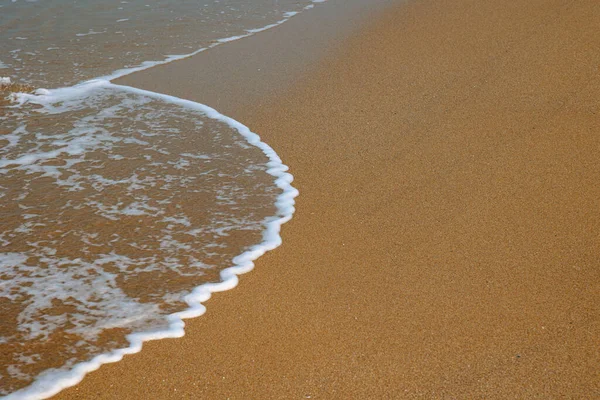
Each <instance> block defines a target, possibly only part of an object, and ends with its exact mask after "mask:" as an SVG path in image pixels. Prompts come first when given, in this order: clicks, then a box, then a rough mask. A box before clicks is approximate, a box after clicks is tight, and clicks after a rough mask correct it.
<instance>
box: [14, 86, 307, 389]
mask: <svg viewBox="0 0 600 400" xmlns="http://www.w3.org/2000/svg"><path fill="white" fill-rule="evenodd" d="M98 86H105V87H115V88H118V89H120V90H124V91H129V92H132V93H137V94H142V95H145V96H149V97H154V98H158V99H161V100H164V101H167V102H169V103H173V104H178V105H180V106H182V107H186V108H191V109H194V110H198V111H200V112H202V113H203V114H205V115H206V116H207V117H209V118H212V119H216V120H219V121H221V122H224V123H226V124H227V125H229V126H230V127H232V128H233V129H235V130H237V131H238V133H239V134H240V135H242V136H244V138H245V139H246V140H247V141H248V143H250V144H252V145H253V146H255V147H258V148H259V149H260V150H262V152H263V153H264V154H265V155H266V156H267V157H268V158H269V162H268V163H267V166H268V167H269V169H268V170H267V173H269V174H270V175H272V176H274V177H275V178H276V179H275V185H276V186H277V187H278V188H280V189H281V190H282V193H281V194H280V195H279V196H277V200H276V201H275V205H276V207H277V215H276V216H273V217H268V218H267V219H266V220H265V221H264V225H265V228H266V229H265V231H264V232H263V241H262V242H261V243H259V244H257V245H254V246H252V247H251V248H250V249H249V250H247V251H245V252H244V253H242V254H240V255H238V256H236V257H234V259H233V266H232V267H229V268H227V269H224V270H223V271H221V273H220V276H221V282H217V283H205V284H203V285H200V286H197V287H196V288H195V289H194V290H192V292H191V293H190V294H188V295H187V296H185V298H184V300H185V302H186V303H187V304H188V306H189V307H188V308H187V309H186V310H183V311H180V312H177V313H174V314H170V315H168V316H167V317H166V318H167V321H168V322H169V327H168V328H167V329H165V330H160V331H154V332H144V333H132V334H130V335H127V340H128V341H129V343H130V345H129V346H128V347H125V348H122V349H117V350H113V351H111V352H109V353H105V354H101V355H98V356H96V357H94V358H92V359H91V360H90V361H85V362H81V363H78V364H77V365H75V367H73V368H72V369H70V370H68V371H50V372H49V373H47V374H45V375H44V374H43V375H42V376H40V377H38V379H36V380H35V381H34V382H33V383H32V384H31V385H29V386H28V387H26V388H23V389H21V390H19V391H16V392H14V393H11V394H9V395H8V396H6V397H4V399H5V400H17V399H19V400H34V399H47V398H48V397H51V396H54V395H55V394H57V393H58V392H60V391H61V390H63V389H66V388H68V387H71V386H75V385H77V384H78V383H79V382H81V380H82V379H83V378H84V376H85V375H86V374H87V373H89V372H92V371H95V370H97V369H98V368H100V366H102V365H103V364H108V363H113V362H117V361H120V360H121V359H122V358H123V356H125V355H127V354H133V353H138V352H140V351H141V350H142V345H143V343H144V342H147V341H150V340H159V339H165V338H178V337H182V336H183V335H184V334H185V332H184V327H185V322H184V321H183V320H184V319H187V318H195V317H199V316H201V315H202V314H204V313H205V311H206V307H205V306H204V305H202V303H204V302H205V301H207V300H208V299H210V297H211V295H212V293H214V292H222V291H225V290H230V289H233V288H234V287H236V286H237V284H238V275H241V274H245V273H246V272H249V271H251V270H252V269H253V268H254V260H256V259H257V258H259V257H260V256H262V255H263V254H265V253H266V252H267V251H269V250H273V249H275V248H276V247H278V246H279V245H280V244H281V243H282V241H281V236H280V235H279V232H280V230H281V225H283V224H284V223H286V222H287V221H289V220H290V219H291V218H292V215H293V214H294V211H295V208H294V203H295V201H294V198H295V197H296V196H298V194H299V192H298V190H297V189H296V188H294V187H293V186H292V185H291V183H292V181H293V176H292V175H291V174H290V173H288V172H287V170H288V167H287V166H286V165H285V164H283V163H282V161H281V159H280V158H279V156H278V155H277V153H276V152H275V150H273V148H271V146H269V145H268V144H266V143H265V142H263V141H261V140H260V136H258V135H257V134H256V133H254V132H252V131H250V129H249V128H248V127H247V126H245V125H243V124H241V123H240V122H238V121H236V120H234V119H232V118H229V117H227V116H225V115H223V114H221V113H219V112H218V111H217V110H215V109H214V108H211V107H208V106H206V105H204V104H200V103H196V102H193V101H189V100H184V99H180V98H178V97H174V96H169V95H165V94H159V93H154V92H149V91H146V90H142V89H137V88H133V87H129V86H122V85H115V84H113V83H111V82H109V81H100V80H95V81H94V84H93V85H90V89H92V88H95V87H98Z"/></svg>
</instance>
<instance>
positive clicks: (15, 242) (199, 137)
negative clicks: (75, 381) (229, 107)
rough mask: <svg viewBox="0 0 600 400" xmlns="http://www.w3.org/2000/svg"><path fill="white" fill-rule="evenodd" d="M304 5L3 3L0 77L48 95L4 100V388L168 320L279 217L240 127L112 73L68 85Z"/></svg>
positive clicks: (261, 164)
mask: <svg viewBox="0 0 600 400" xmlns="http://www.w3.org/2000/svg"><path fill="white" fill-rule="evenodd" d="M310 3H311V2H310V1H276V0H271V1H266V0H263V1H260V0H256V1H254V0H253V1H210V2H209V1H205V0H201V1H183V2H181V1H177V2H175V1H144V2H142V1H136V0H134V1H129V2H128V1H105V0H103V1H97V0H96V1H76V2H72V1H70V2H68V1H65V0H40V1H22V0H16V1H12V2H10V3H8V2H5V3H0V4H1V7H0V77H10V78H11V80H12V81H13V82H18V83H27V84H30V85H33V86H34V87H36V88H44V87H45V88H49V89H51V90H49V91H48V90H40V89H38V91H37V92H36V94H34V95H18V96H13V102H11V103H9V104H7V105H5V106H3V107H1V108H0V246H2V250H1V253H0V394H8V393H11V392H14V391H15V390H18V389H22V388H25V387H27V386H28V385H30V384H31V383H32V382H33V381H34V380H35V379H36V377H40V376H44V375H45V376H46V377H48V376H53V375H52V374H53V373H55V372H56V371H65V370H69V369H70V368H71V367H73V366H74V365H76V364H78V363H80V362H82V361H87V360H90V359H91V358H93V357H94V356H97V355H99V354H103V353H107V352H109V351H110V350H112V349H116V348H121V347H125V346H127V345H128V340H130V339H129V338H128V336H127V335H128V334H130V333H132V332H158V331H164V330H166V329H168V328H169V326H170V323H171V322H169V321H168V320H167V319H166V316H167V315H169V314H172V313H174V312H177V311H181V310H184V309H186V308H187V307H188V305H189V302H186V301H185V296H186V295H188V294H190V293H191V291H192V290H193V289H194V288H195V287H197V286H199V285H202V284H204V283H207V282H218V281H220V279H221V275H220V273H221V271H223V270H224V269H225V268H228V267H230V266H231V265H232V264H234V257H235V256H237V255H239V254H241V253H243V252H244V251H247V250H248V249H251V248H254V247H253V246H256V245H257V244H259V243H261V242H262V241H263V240H265V239H264V237H265V236H264V235H265V229H266V226H267V224H268V223H269V221H272V220H273V218H275V217H278V216H281V213H280V210H279V209H278V206H277V205H276V201H277V199H278V196H281V195H282V189H281V187H282V185H281V184H279V185H276V184H275V182H274V177H273V175H274V174H273V173H272V172H270V171H271V170H269V168H273V165H274V164H273V157H272V156H269V157H268V156H267V154H265V152H264V148H263V149H261V148H257V147H255V146H253V145H251V144H250V143H249V142H248V138H247V137H244V136H242V135H241V134H240V130H239V128H236V127H235V126H234V125H232V124H231V123H226V122H224V120H223V119H221V120H219V119H215V118H213V117H211V115H209V114H208V113H207V112H206V111H203V109H199V108H197V107H188V106H186V105H185V104H181V103H177V102H173V101H171V100H169V98H167V97H160V96H153V95H150V94H147V93H143V92H139V91H131V90H126V88H123V87H119V86H117V85H111V84H109V83H108V81H102V80H101V81H98V82H97V83H94V82H91V83H90V82H87V83H84V84H79V85H76V86H74V87H73V86H72V85H74V84H76V83H78V82H84V81H86V80H89V79H91V78H94V77H98V76H105V75H110V74H114V71H116V70H120V69H123V68H128V67H135V66H138V65H140V64H142V63H144V62H147V61H155V60H156V61H161V60H164V59H165V58H166V56H167V55H173V54H189V53H192V52H195V51H197V50H199V49H202V48H206V47H210V46H213V45H215V44H218V43H219V40H221V41H224V40H223V39H225V40H227V38H231V37H237V36H242V35H247V34H248V33H249V32H250V33H251V32H252V30H259V29H261V28H262V27H265V26H268V25H270V24H274V23H278V22H281V21H283V20H285V19H286V18H289V17H291V16H292V15H293V14H294V13H295V12H298V11H301V10H303V9H304V8H306V7H307V6H308V7H311V4H310ZM60 87H64V89H53V88H60ZM254 144H256V143H254ZM40 374H41V375H40ZM48 374H50V375H48ZM57 376H58V375H57ZM19 393H21V392H19ZM23 393H25V392H23ZM44 393H46V392H44ZM17 395H18V394H17ZM22 397H23V398H26V397H27V395H26V394H23V396H22Z"/></svg>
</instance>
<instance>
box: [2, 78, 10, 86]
mask: <svg viewBox="0 0 600 400" xmlns="http://www.w3.org/2000/svg"><path fill="white" fill-rule="evenodd" d="M10 83H11V80H10V77H8V76H2V77H0V86H1V85H10Z"/></svg>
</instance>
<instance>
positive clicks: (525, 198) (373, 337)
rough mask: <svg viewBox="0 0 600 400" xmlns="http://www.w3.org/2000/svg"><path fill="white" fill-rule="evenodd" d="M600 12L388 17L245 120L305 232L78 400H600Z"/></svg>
mask: <svg viewBox="0 0 600 400" xmlns="http://www.w3.org/2000/svg"><path fill="white" fill-rule="evenodd" d="M314 11H315V13H316V12H318V10H314ZM285 25H286V24H284V25H282V26H281V27H280V28H276V29H288V28H285ZM599 28H600V2H598V1H597V0H577V1H572V0H512V1H498V0H456V1H442V0H411V1H406V2H400V3H399V4H397V5H394V6H393V7H391V8H389V9H388V10H387V11H386V12H383V13H380V14H378V16H377V17H369V20H368V21H367V23H366V24H365V25H363V26H362V27H361V28H360V29H359V30H358V31H356V32H354V33H353V34H351V35H349V36H348V35H346V36H348V37H347V38H346V40H344V41H339V42H336V45H335V46H333V47H332V48H330V49H329V50H328V53H327V55H326V56H325V57H321V61H320V62H318V63H316V64H315V66H314V68H313V69H311V71H310V73H307V74H304V75H302V76H301V77H299V78H298V80H297V81H295V82H294V83H293V84H291V85H290V86H288V87H286V88H285V89H283V88H282V89H281V90H279V91H277V90H276V89H277V87H275V88H274V89H273V93H272V94H271V96H270V97H269V98H268V100H265V101H263V102H261V104H256V103H253V104H248V105H247V106H246V107H244V108H240V109H238V110H236V111H235V112H234V115H232V116H234V117H236V118H238V119H240V120H241V121H242V122H244V123H245V124H247V125H249V126H250V128H251V129H252V130H253V131H255V132H258V133H259V134H260V135H261V136H262V137H263V139H264V140H265V141H266V142H267V143H269V144H270V145H271V146H272V147H273V148H274V149H276V151H277V152H278V154H279V155H280V156H281V157H282V159H283V160H284V162H285V163H286V164H288V165H289V166H290V168H291V172H292V173H293V174H294V176H295V177H296V181H295V186H296V187H297V188H298V189H299V190H300V193H301V194H300V197H299V198H298V200H297V212H296V215H295V217H294V219H293V220H292V221H291V222H290V223H289V224H287V225H285V226H284V229H283V233H282V236H283V240H284V244H283V246H282V247H280V248H279V249H277V250H275V251H273V252H271V253H268V254H267V255H266V256H264V257H263V258H261V259H260V260H259V261H258V263H257V267H256V269H255V270H254V271H253V272H251V273H250V274H248V275H246V276H243V277H242V279H241V284H240V286H239V287H238V288H236V289H234V290H233V291H230V292H227V293H224V294H218V295H215V297H214V298H213V299H211V300H210V301H209V302H208V303H207V306H208V312H207V314H206V315H205V316H203V317H200V318H198V319H196V320H193V321H190V322H189V324H188V328H187V335H186V336H185V337H184V338H182V339H177V340H167V341H160V342H153V343H149V344H147V345H146V346H145V349H144V351H142V352H141V353H140V354H137V355H134V356H130V357H127V358H126V359H125V360H124V361H123V362H120V363H117V364H113V365H107V366H104V367H102V368H101V369H100V370H99V371H98V372H95V373H92V374H90V375H89V376H88V377H86V378H85V380H84V381H83V382H82V383H81V384H80V385H79V386H77V387H75V388H72V389H69V390H66V391H64V392H63V393H61V394H60V395H59V396H57V398H60V399H116V398H119V399H186V398H194V399H226V398H231V399H303V398H312V399H316V398H321V399H402V398H426V399H432V398H435V399H438V398H439V399H452V398H461V399H524V398H531V399H533V398H540V399H550V398H557V399H560V398H569V399H592V398H600V346H599V344H600V312H599V311H600V309H599V308H600V258H599V256H598V255H599V254H600V236H599V235H600V212H599V211H600V155H599V150H600V34H598V32H599V31H600V30H599ZM289 29H291V28H289ZM270 32H271V33H268V32H265V35H267V34H269V35H272V34H273V33H272V32H275V29H273V30H272V31H270ZM298 35H301V33H298ZM265 37H268V36H265ZM256 38H257V39H256V40H259V39H260V35H256ZM240 44H241V41H240ZM225 48H226V46H223V49H225ZM215 54H216V53H215ZM208 56H209V52H207V53H206V54H204V55H203V54H200V55H199V56H198V57H199V58H197V60H199V61H198V63H202V61H201V58H202V57H208ZM211 57H213V56H211ZM214 57H216V55H215V56H214ZM213 62H214V60H213ZM190 65H191V64H190ZM189 68H190V71H192V72H193V71H194V70H193V67H192V66H190V67H189ZM167 69H168V67H165V69H164V70H165V71H167ZM165 76H167V74H166V72H165ZM169 79H171V80H172V79H187V78H185V77H183V76H182V75H179V74H177V75H171V77H170V78H169ZM167 81H168V79H167V78H165V80H164V83H163V84H162V89H161V90H164V91H166V92H169V88H170V87H173V85H169V84H168V83H167ZM160 82H161V81H160V80H159V81H155V82H154V83H153V84H154V85H156V86H157V87H158V89H160V87H161V83H160ZM187 82H188V83H187V87H188V89H187V90H188V92H187V94H186V93H183V92H184V91H185V89H184V88H183V85H182V89H181V92H179V93H174V94H176V95H180V96H182V97H183V96H186V97H188V98H192V99H198V96H199V95H197V93H198V92H199V91H201V87H198V86H194V85H195V83H194V81H193V80H187ZM199 82H200V81H199ZM198 84H200V83H198ZM209 105H210V103H209Z"/></svg>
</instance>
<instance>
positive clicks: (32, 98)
mask: <svg viewBox="0 0 600 400" xmlns="http://www.w3.org/2000/svg"><path fill="white" fill-rule="evenodd" d="M323 1H324V0H313V3H321V2H323ZM311 8H313V4H309V5H307V6H305V7H304V9H305V10H309V9H311ZM296 14H297V12H288V13H285V14H284V18H283V19H281V20H279V21H277V22H276V23H273V24H269V25H267V26H265V27H262V28H257V29H249V30H247V31H246V32H247V33H246V34H242V35H235V36H231V37H226V38H223V39H219V40H216V41H214V43H213V44H212V45H209V46H206V47H203V48H200V49H198V50H196V51H193V52H190V53H188V54H182V55H171V56H167V57H166V58H165V59H164V60H160V61H147V62H143V63H141V64H140V65H138V66H135V67H128V68H122V69H119V70H116V71H114V72H113V73H111V74H109V75H106V76H102V77H100V78H97V79H92V80H88V81H85V82H83V83H80V84H77V85H74V86H71V87H65V88H59V89H53V90H47V89H38V90H37V91H36V92H35V93H33V94H25V93H20V94H17V95H16V96H14V99H15V100H16V102H17V104H18V105H19V106H26V105H37V106H41V107H42V108H43V109H44V110H45V112H49V113H52V112H56V113H60V112H63V111H65V110H73V109H77V107H81V104H83V103H85V101H83V102H82V101H81V100H82V99H89V98H90V96H92V95H93V93H98V92H102V91H116V92H120V93H128V94H130V95H133V96H135V99H137V100H131V104H130V106H132V107H138V106H139V103H136V101H140V100H139V99H140V98H143V99H153V100H156V101H161V102H165V103H168V104H172V105H176V106H178V107H181V108H183V109H188V110H190V111H194V112H198V113H200V114H202V115H204V116H206V117H208V118H210V119H213V120H215V121H219V122H220V123H223V124H225V125H227V126H228V127H229V128H231V129H233V130H234V131H236V132H237V133H238V134H239V135H241V136H242V137H243V138H244V139H245V140H246V141H247V143H249V144H250V145H252V146H255V147H256V148H258V149H260V150H261V151H262V152H263V153H264V155H265V156H266V157H267V158H268V162H267V164H266V165H267V168H268V169H267V170H266V172H267V173H268V174H270V175H271V176H273V177H274V178H275V180H274V183H275V185H276V186H277V187H278V188H279V189H280V190H281V193H280V194H279V195H278V196H277V198H276V201H275V207H276V209H277V212H276V214H275V215H273V216H270V217H267V218H266V219H265V220H264V221H263V224H264V230H263V234H262V242H260V243H259V244H256V245H253V246H251V247H250V248H249V249H248V250H247V251H245V252H243V253H242V254H240V255H238V256H236V257H234V258H233V260H232V264H233V266H231V267H229V268H227V269H224V270H222V271H221V272H220V274H219V275H220V279H221V281H220V282H218V283H206V284H202V285H200V286H197V287H196V288H195V289H193V290H191V291H190V293H189V294H188V295H186V296H185V298H184V301H185V303H186V304H187V306H188V308H187V309H185V310H184V311H180V312H175V313H172V314H170V315H168V316H166V323H167V327H166V328H164V329H157V330H153V331H149V332H137V333H131V334H129V335H127V341H128V342H129V345H128V346H126V347H123V348H118V349H116V350H112V351H109V352H106V353H103V354H100V355H97V356H95V357H93V358H92V359H91V360H89V361H86V362H79V363H77V364H76V365H74V366H72V367H71V368H70V369H68V370H64V369H55V370H47V371H45V372H44V373H42V374H41V375H39V376H38V377H37V378H36V379H35V381H34V382H33V383H32V384H31V385H30V386H28V387H26V388H24V389H21V390H18V391H16V392H14V393H11V394H9V395H8V396H6V397H5V398H6V399H9V400H14V399H41V398H48V397H50V396H53V395H54V394H56V393H58V392H59V391H61V390H62V389H64V388H66V387H70V386H73V385H76V384H77V383H78V382H80V381H81V380H82V379H83V377H84V376H85V374H87V373H88V372H91V371H93V370H96V369H97V368H99V367H100V366H101V365H102V364H105V363H110V362H116V361H119V360H121V359H122V357H123V356H124V355H126V354H132V353H136V352H138V351H140V350H141V348H142V344H143V342H145V341H149V340H157V339H163V338H175V337H181V336H183V335H184V326H185V323H184V319H186V318H193V317H197V316H200V315H202V314H203V313H204V312H205V307H204V306H203V305H202V303H203V302H205V301H206V300H208V299H209V298H210V297H211V294H212V293H214V292H218V291H224V290H229V289H232V288H234V287H235V286H236V285H237V283H238V277H237V276H238V275H240V274H243V273H246V272H248V271H250V270H252V268H253V267H254V260H256V259H257V258H258V257H260V256H261V255H263V254H264V253H265V252H267V251H269V250H272V249H274V248H276V247H277V246H279V245H280V244H281V237H280V235H279V232H280V229H281V225H282V224H284V223H285V222H287V221H289V220H290V219H291V217H292V215H293V213H294V199H295V197H296V196H297V195H298V191H297V190H296V189H295V188H294V187H293V186H292V185H291V183H292V180H293V177H292V175H291V174H289V173H288V172H287V170H288V168H287V167H286V166H285V165H284V164H283V163H282V161H281V159H280V158H279V156H278V155H277V154H276V152H275V151H274V150H273V149H272V148H271V147H270V146H269V145H267V144H266V143H264V142H262V141H261V140H260V137H259V136H258V135H257V134H255V133H253V132H251V131H250V130H249V128H248V127H246V126H245V125H243V124H241V123H240V122H238V121H235V120H233V119H231V118H229V117H227V116H225V115H222V114H220V113H219V112H218V111H216V110H214V109H213V108H211V107H208V106H206V105H203V104H200V103H196V102H192V101H189V100H184V99H181V98H177V97H173V96H168V95H164V94H158V93H154V92H149V91H145V90H141V89H136V88H132V87H127V86H122V85H115V84H113V83H111V80H113V79H115V78H117V77H120V76H124V75H128V74H131V73H133V72H136V71H140V70H143V69H147V68H151V67H153V66H156V65H159V64H166V63H169V62H172V61H175V60H179V59H183V58H187V57H191V56H193V55H195V54H198V53H200V52H202V51H205V50H207V49H210V48H212V47H214V46H217V45H220V44H222V43H226V42H229V41H232V40H238V39H241V38H244V37H248V36H251V35H253V34H255V33H257V32H261V31H264V30H266V29H270V28H273V27H276V26H278V25H280V24H282V23H284V22H286V21H287V20H289V19H290V18H292V17H293V16H295V15H296ZM96 33H101V32H95V31H92V30H90V31H89V32H88V33H87V34H85V35H88V34H96ZM7 82H8V83H10V78H8V80H7ZM122 104H126V101H125V100H123V103H122ZM109 116H110V115H109ZM27 133H28V132H27V131H26V127H24V126H21V127H18V128H17V129H15V131H14V132H13V134H12V135H7V136H5V138H7V139H8V140H9V147H15V146H18V145H19V141H20V140H21V137H23V136H24V135H25V134H27ZM76 136H77V137H70V138H69V139H68V140H67V141H61V140H63V139H60V140H58V141H55V142H54V143H55V144H56V146H55V147H56V149H54V150H51V149H50V150H48V149H44V150H43V151H34V152H30V153H29V154H23V155H22V156H20V157H17V158H13V159H2V160H0V169H2V168H3V169H6V168H8V169H15V168H16V169H18V170H21V171H23V172H25V173H38V174H39V173H43V174H46V175H47V176H50V177H53V178H55V179H56V180H57V182H58V184H59V185H63V186H67V187H70V188H73V190H80V188H81V182H80V181H79V180H80V178H78V177H73V175H71V176H68V177H66V176H65V174H64V171H65V170H67V169H69V168H71V167H73V166H74V165H77V164H79V163H82V162H83V161H82V160H83V156H84V155H85V154H86V153H88V152H91V151H94V150H95V149H98V148H102V147H103V146H104V147H105V148H107V149H110V148H112V147H111V146H114V145H115V143H117V142H119V141H122V142H124V139H122V138H121V139H115V138H114V137H110V136H107V135H103V134H102V133H101V132H100V133H99V132H97V131H96V132H91V131H90V132H89V133H86V132H85V131H83V133H82V134H78V135H76ZM115 140H117V142H115ZM130 140H133V141H135V140H138V141H140V143H137V144H144V145H147V144H148V143H149V142H144V140H140V139H130ZM61 154H63V155H66V156H67V158H69V160H68V161H67V163H66V165H63V166H53V165H46V166H44V167H43V168H41V167H39V166H38V165H39V164H40V161H43V160H45V159H47V160H49V159H52V158H56V157H57V156H59V155H61ZM180 156H181V157H180V159H179V160H177V161H175V162H173V163H172V165H173V167H174V168H175V169H180V168H187V167H188V166H189V165H190V164H191V163H193V162H194V160H200V161H201V160H209V159H210V158H211V156H210V155H205V154H197V153H196V154H193V153H182V154H180ZM109 158H111V159H114V160H121V159H123V158H124V157H123V156H122V155H120V154H116V153H115V154H110V155H109ZM0 172H1V171H0ZM248 172H252V171H251V170H249V171H248ZM67 175H68V174H67ZM86 182H87V184H89V185H91V186H93V187H95V188H96V189H98V190H103V188H106V187H111V186H115V185H123V186H124V187H126V188H128V189H127V190H128V191H134V190H137V189H139V188H140V187H143V186H144V185H150V186H152V185H156V182H154V181H148V177H145V178H144V177H140V176H137V175H135V174H134V175H131V176H129V177H126V178H123V179H111V178H106V177H104V176H101V175H94V174H90V175H89V176H87V178H86ZM219 196H222V199H221V200H225V201H227V194H226V193H223V194H222V195H219ZM92 203H93V202H90V204H91V206H93V207H96V209H97V211H98V213H100V214H102V215H103V216H104V217H105V218H107V219H111V218H115V219H116V220H118V218H120V217H119V216H123V215H124V216H142V215H150V216H152V217H156V218H160V220H161V221H162V223H164V224H167V226H168V227H169V228H168V229H180V230H182V231H183V230H187V232H188V233H187V234H189V235H192V236H194V235H198V234H201V233H202V232H201V230H199V229H193V226H191V225H192V224H191V223H190V221H189V218H188V216H186V215H183V214H182V215H177V214H174V215H162V214H161V213H160V209H159V208H157V207H154V206H151V205H149V204H148V203H147V202H146V201H145V200H144V199H141V201H135V202H130V203H129V204H122V205H121V206H116V207H115V206H108V205H106V204H101V203H98V202H96V203H93V204H92ZM36 217H37V215H36V214H35V213H32V214H24V218H25V219H26V220H27V221H26V223H24V224H23V225H22V226H21V227H19V228H18V229H21V230H22V231H24V232H27V230H28V229H34V228H35V222H34V221H35V220H36ZM229 229H230V227H227V226H223V227H221V228H218V229H217V230H216V231H215V232H216V233H217V234H219V235H227V234H228V233H227V232H228V230H229ZM94 239H95V238H94V236H93V234H92V235H90V236H89V237H88V238H85V237H84V238H83V239H82V240H84V241H88V242H89V243H93V242H94ZM0 241H4V242H6V243H8V242H7V241H6V239H4V238H3V237H0ZM165 243H166V244H165V245H167V246H179V245H183V244H182V243H179V242H177V240H175V239H173V237H171V238H167V240H166V242H165ZM40 251H46V252H47V257H50V258H51V257H53V256H54V254H53V251H52V250H51V249H45V250H44V249H43V248H41V247H40ZM129 262H130V260H128V259H127V258H124V257H122V256H119V255H117V254H112V255H105V256H103V258H101V259H97V260H96V261H95V264H96V265H100V266H101V265H105V264H107V263H116V264H122V265H123V266H127V265H128V263H129ZM22 263H24V259H23V255H22V254H19V253H5V254H3V255H2V257H0V267H3V268H9V267H10V266H13V265H16V264H22ZM54 278H55V279H58V280H59V281H61V282H62V283H61V284H63V283H64V282H68V281H69V279H71V277H69V276H62V275H61V273H60V272H57V275H56V276H55V277H54ZM111 279H112V278H111ZM59 286H60V284H59ZM115 301H116V302H119V301H126V299H124V298H122V297H119V296H116V297H115ZM138 306H139V304H138V305H136V304H131V307H132V309H133V310H134V314H139V315H145V314H148V313H152V312H154V311H155V310H154V309H153V306H150V307H149V308H148V307H146V308H144V307H142V308H139V307H138ZM34 320H35V319H34V318H33V319H31V321H32V322H33V321H34ZM111 324H113V322H110V321H107V323H106V324H105V326H106V327H110V326H111ZM114 324H115V326H117V325H118V324H117V323H116V322H115V323H114ZM35 329H36V327H33V326H32V332H35ZM92 334H93V333H92ZM15 373H16V374H17V373H18V371H15Z"/></svg>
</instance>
